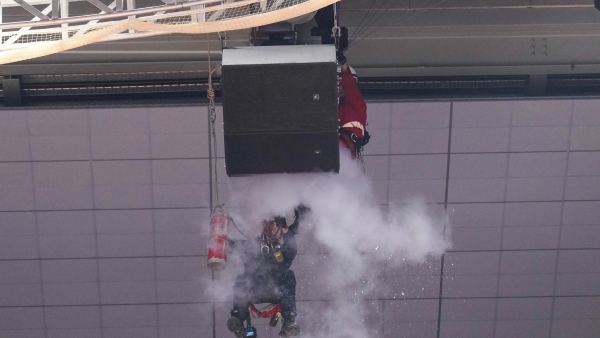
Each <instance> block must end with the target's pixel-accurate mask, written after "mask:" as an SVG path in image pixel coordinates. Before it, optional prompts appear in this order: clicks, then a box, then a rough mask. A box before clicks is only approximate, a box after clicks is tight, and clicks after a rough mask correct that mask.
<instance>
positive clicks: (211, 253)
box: [206, 205, 229, 271]
mask: <svg viewBox="0 0 600 338" xmlns="http://www.w3.org/2000/svg"><path fill="white" fill-rule="evenodd" d="M228 225H229V215H228V214H227V211H226V210H225V208H224V207H223V205H217V206H216V207H214V209H213V210H212V213H211V215H210V236H209V239H208V253H207V261H206V265H207V266H208V267H209V268H210V269H211V270H213V271H215V270H221V269H223V268H225V265H226V264H227V246H228V242H227V226H228Z"/></svg>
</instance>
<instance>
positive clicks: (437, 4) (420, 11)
mask: <svg viewBox="0 0 600 338" xmlns="http://www.w3.org/2000/svg"><path fill="white" fill-rule="evenodd" d="M431 1H432V0H427V1H426V2H425V3H424V4H423V5H425V4H427V3H429V2H431ZM446 1H447V0H441V1H439V2H437V3H436V4H434V5H432V6H429V7H427V8H423V9H421V10H419V11H418V12H417V13H415V14H413V15H411V16H409V17H407V18H406V19H403V20H400V21H398V22H397V23H396V24H394V25H393V26H390V27H387V29H389V28H393V27H398V26H400V25H401V24H403V23H405V22H407V21H408V20H410V19H412V18H414V17H416V16H418V15H421V14H423V13H425V12H426V11H428V10H430V9H432V8H434V7H437V6H439V5H441V4H442V3H444V2H446ZM388 10H389V8H388ZM386 11H387V10H386ZM382 28H383V27H382V26H379V27H377V28H375V29H374V30H372V31H371V32H370V33H367V34H366V35H365V36H363V37H361V38H360V39H357V40H356V41H354V42H353V43H351V44H350V45H349V46H348V49H350V47H353V46H355V45H357V44H358V43H360V42H361V41H363V40H365V39H366V38H369V37H371V36H373V34H375V33H377V32H379V31H380V30H381V29H382Z"/></svg>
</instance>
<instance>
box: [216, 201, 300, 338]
mask: <svg viewBox="0 0 600 338" xmlns="http://www.w3.org/2000/svg"><path fill="white" fill-rule="evenodd" d="M308 210H309V209H308V208H306V207H304V206H302V205H301V206H299V207H298V208H296V209H295V210H294V214H295V215H294V218H295V219H294V222H293V223H292V224H291V225H290V226H288V225H287V222H286V219H285V218H284V217H280V216H278V217H274V218H272V219H269V220H266V221H263V230H262V234H261V236H260V237H259V238H258V240H241V241H230V246H231V248H232V253H233V254H238V255H240V256H241V258H242V261H243V262H244V272H243V273H242V274H241V275H239V276H237V278H236V281H235V284H234V286H233V309H232V310H231V318H229V320H228V321H227V328H228V329H229V331H231V332H233V333H234V334H235V336H236V337H244V336H247V329H248V328H251V329H254V328H252V327H251V325H250V311H249V305H251V304H261V303H272V304H279V305H280V306H281V317H282V318H283V323H282V325H281V331H280V332H279V335H280V336H283V337H288V336H297V335H299V334H300V326H299V325H298V324H297V323H296V314H297V312H296V277H295V275H294V272H293V271H292V270H290V266H291V265H292V262H293V260H294V258H295V257H296V253H297V251H298V249H297V246H296V238H295V235H296V234H297V233H298V225H299V223H300V221H301V219H302V218H303V216H304V214H305V213H306V212H307V211H308ZM244 322H246V324H247V327H245V326H244ZM254 330H255V329H254Z"/></svg>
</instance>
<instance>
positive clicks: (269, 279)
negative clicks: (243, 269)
mask: <svg viewBox="0 0 600 338" xmlns="http://www.w3.org/2000/svg"><path fill="white" fill-rule="evenodd" d="M250 303H252V304H261V303H273V304H281V316H282V317H283V318H284V319H288V318H290V317H291V316H295V314H296V276H295V275H294V271H292V270H284V271H282V272H281V273H278V274H277V275H269V276H256V275H249V274H242V275H239V276H237V278H236V280H235V284H234V285H233V311H232V314H233V313H234V312H236V313H237V317H238V319H240V320H242V321H244V320H248V318H249V317H250V310H249V309H248V306H249V304H250Z"/></svg>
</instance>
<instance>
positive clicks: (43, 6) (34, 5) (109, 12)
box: [0, 0, 282, 50]
mask: <svg viewBox="0 0 600 338" xmlns="http://www.w3.org/2000/svg"><path fill="white" fill-rule="evenodd" d="M138 1H139V2H143V0H141V1H140V0H138ZM162 1H163V4H162V5H159V6H146V7H140V6H139V3H138V2H136V0H112V2H111V3H110V4H105V2H106V1H105V2H101V1H100V0H0V50H7V49H13V48H20V47H22V46H23V44H24V43H27V42H30V41H29V40H31V39H32V37H31V36H33V39H35V28H44V33H45V34H47V33H48V32H50V33H53V34H56V37H55V38H54V40H57V39H58V40H60V39H67V38H70V37H74V36H79V35H83V34H85V33H86V32H88V31H89V30H90V29H92V28H94V26H96V25H97V24H98V23H99V22H100V21H101V20H102V21H103V22H106V21H117V20H125V19H134V18H136V17H145V18H148V17H151V16H157V17H158V16H160V15H162V14H165V13H167V12H175V11H184V10H194V9H199V8H202V7H207V6H214V5H221V4H228V3H232V2H235V1H236V0H196V1H190V0H172V1H171V2H170V0H162ZM277 1H279V2H281V1H282V0H277ZM75 2H84V3H89V4H90V5H92V6H93V7H91V6H88V7H90V8H92V9H95V11H93V12H89V11H88V12H86V13H84V14H82V13H78V14H77V15H71V13H70V12H69V5H70V4H72V3H75ZM167 2H169V3H167ZM265 3H266V1H265ZM17 7H21V8H22V9H25V10H26V11H27V12H29V13H30V15H31V18H30V19H29V21H20V22H7V21H8V20H6V19H8V18H9V12H12V13H14V12H15V10H14V8H17ZM223 12H224V10H219V11H216V12H215V13H214V14H212V15H210V16H208V17H207V16H206V15H205V14H196V15H193V17H192V21H193V22H211V21H216V20H219V17H220V16H221V15H222V14H223ZM21 13H22V11H20V12H19V14H21ZM74 24H76V25H74ZM157 34H161V33H152V32H145V33H136V32H135V31H131V30H130V31H129V32H126V33H122V34H118V35H117V36H113V37H111V38H110V40H121V39H128V38H134V37H141V36H149V35H157ZM60 36H62V38H61V37H60ZM34 42H40V41H34Z"/></svg>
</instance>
